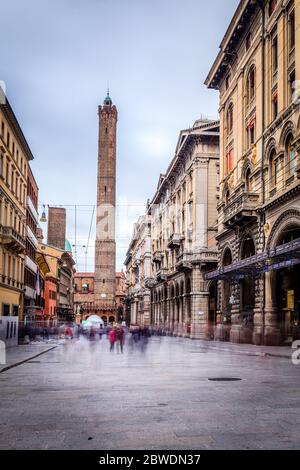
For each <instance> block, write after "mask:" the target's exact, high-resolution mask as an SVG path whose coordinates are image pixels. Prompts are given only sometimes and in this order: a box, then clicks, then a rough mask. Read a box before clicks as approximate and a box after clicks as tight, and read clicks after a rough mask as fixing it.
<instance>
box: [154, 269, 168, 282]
mask: <svg viewBox="0 0 300 470" xmlns="http://www.w3.org/2000/svg"><path fill="white" fill-rule="evenodd" d="M167 279H168V269H166V268H162V269H160V270H159V271H157V273H156V280H157V282H161V281H166V280H167Z"/></svg>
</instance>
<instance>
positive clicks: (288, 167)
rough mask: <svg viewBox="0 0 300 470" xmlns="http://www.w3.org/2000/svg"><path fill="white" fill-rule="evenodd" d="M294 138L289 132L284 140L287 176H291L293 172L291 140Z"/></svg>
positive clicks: (293, 155) (293, 150)
mask: <svg viewBox="0 0 300 470" xmlns="http://www.w3.org/2000/svg"><path fill="white" fill-rule="evenodd" d="M293 140H294V138H293V135H292V134H289V135H288V137H287V139H286V142H285V154H286V159H285V161H286V171H287V175H288V176H292V175H293V174H294V173H295V158H296V154H295V149H294V148H293V145H292V142H293Z"/></svg>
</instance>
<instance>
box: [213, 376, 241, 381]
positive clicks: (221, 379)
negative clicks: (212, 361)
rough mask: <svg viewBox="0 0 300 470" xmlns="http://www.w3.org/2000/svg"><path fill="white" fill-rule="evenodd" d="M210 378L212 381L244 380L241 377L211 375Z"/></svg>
mask: <svg viewBox="0 0 300 470" xmlns="http://www.w3.org/2000/svg"><path fill="white" fill-rule="evenodd" d="M208 380H211V381H212V382H236V381H237V380H242V379H240V378H239V377H211V378H209V379H208Z"/></svg>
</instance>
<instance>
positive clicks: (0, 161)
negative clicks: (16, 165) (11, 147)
mask: <svg viewBox="0 0 300 470" xmlns="http://www.w3.org/2000/svg"><path fill="white" fill-rule="evenodd" d="M3 172H4V156H3V154H2V153H1V154H0V177H1V176H2V178H3V176H4V175H3Z"/></svg>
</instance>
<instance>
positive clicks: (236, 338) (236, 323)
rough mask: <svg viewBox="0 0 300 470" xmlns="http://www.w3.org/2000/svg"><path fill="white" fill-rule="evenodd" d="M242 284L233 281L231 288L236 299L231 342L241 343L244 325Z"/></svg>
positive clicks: (232, 310) (232, 312) (233, 306)
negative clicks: (241, 308) (241, 302)
mask: <svg viewBox="0 0 300 470" xmlns="http://www.w3.org/2000/svg"><path fill="white" fill-rule="evenodd" d="M240 294H241V289H240V283H239V281H233V283H232V288H231V296H232V297H233V298H234V303H233V304H232V306H231V328H230V342H231V343H241V342H242V340H241V335H242V332H241V330H242V327H243V325H242V323H241V310H240Z"/></svg>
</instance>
